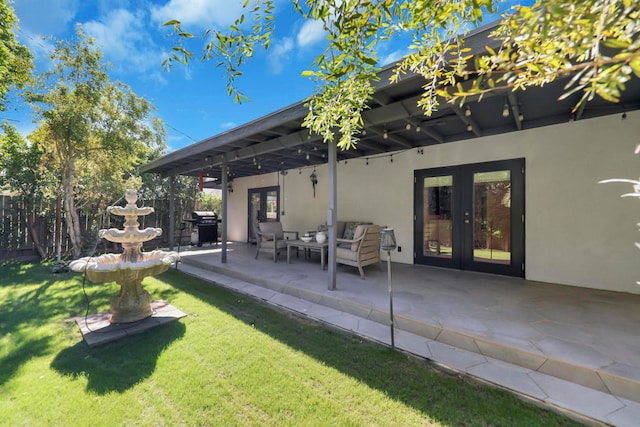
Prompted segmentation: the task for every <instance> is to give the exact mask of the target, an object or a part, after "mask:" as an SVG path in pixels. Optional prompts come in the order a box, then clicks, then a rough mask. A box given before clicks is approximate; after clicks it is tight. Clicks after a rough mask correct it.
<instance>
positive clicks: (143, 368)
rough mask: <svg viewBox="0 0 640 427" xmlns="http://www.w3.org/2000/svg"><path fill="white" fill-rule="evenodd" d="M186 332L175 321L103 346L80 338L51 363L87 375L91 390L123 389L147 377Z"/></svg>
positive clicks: (58, 368) (60, 369)
mask: <svg viewBox="0 0 640 427" xmlns="http://www.w3.org/2000/svg"><path fill="white" fill-rule="evenodd" d="M184 333H185V326H184V324H182V323H181V322H178V321H176V322H171V323H168V324H166V325H162V326H160V327H157V328H154V329H151V330H149V331H146V332H144V333H142V334H140V335H134V336H130V337H127V338H124V339H122V340H119V341H116V342H113V343H110V344H108V345H105V346H103V347H97V348H90V347H89V346H88V345H87V344H86V343H85V342H84V341H81V342H79V343H77V344H75V345H74V346H73V347H69V348H67V349H64V350H62V351H61V352H60V353H59V354H58V355H57V356H56V357H55V359H54V360H53V362H52V363H51V367H52V368H53V369H55V370H56V371H58V372H60V373H61V374H63V375H67V376H71V377H73V378H79V377H82V378H86V379H87V391H89V392H93V393H97V394H107V393H110V392H114V391H115V392H118V393H122V392H124V391H126V390H128V389H129V388H131V387H133V386H134V385H135V384H137V383H139V382H140V381H141V380H144V379H145V378H148V377H149V376H150V375H151V374H152V373H153V371H154V370H155V368H156V363H157V361H158V357H160V355H161V354H162V352H163V351H164V350H165V349H167V348H168V347H169V346H170V345H171V343H172V342H174V341H175V340H177V339H179V338H180V337H182V336H183V335H184Z"/></svg>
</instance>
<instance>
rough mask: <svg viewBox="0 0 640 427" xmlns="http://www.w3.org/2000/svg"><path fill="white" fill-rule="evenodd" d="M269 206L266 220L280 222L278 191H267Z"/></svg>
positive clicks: (267, 206)
mask: <svg viewBox="0 0 640 427" xmlns="http://www.w3.org/2000/svg"><path fill="white" fill-rule="evenodd" d="M266 200H267V205H266V220H267V221H277V220H278V191H277V190H271V191H267V197H266Z"/></svg>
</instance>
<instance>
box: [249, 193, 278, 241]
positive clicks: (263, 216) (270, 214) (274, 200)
mask: <svg viewBox="0 0 640 427" xmlns="http://www.w3.org/2000/svg"><path fill="white" fill-rule="evenodd" d="M279 199H280V188H279V187H264V188H252V189H250V190H249V200H248V209H249V212H248V223H247V236H248V241H249V242H255V241H256V236H255V232H254V231H253V228H254V226H255V225H257V224H258V223H259V222H267V221H279V220H280V216H279V215H278V202H279Z"/></svg>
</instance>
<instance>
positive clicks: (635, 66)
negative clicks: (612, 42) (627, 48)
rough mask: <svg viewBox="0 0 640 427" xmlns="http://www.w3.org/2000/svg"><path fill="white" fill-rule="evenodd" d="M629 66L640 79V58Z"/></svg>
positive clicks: (635, 59)
mask: <svg viewBox="0 0 640 427" xmlns="http://www.w3.org/2000/svg"><path fill="white" fill-rule="evenodd" d="M629 66H630V67H631V69H632V70H633V74H635V75H636V77H638V78H640V57H637V58H634V59H633V60H632V61H631V62H629Z"/></svg>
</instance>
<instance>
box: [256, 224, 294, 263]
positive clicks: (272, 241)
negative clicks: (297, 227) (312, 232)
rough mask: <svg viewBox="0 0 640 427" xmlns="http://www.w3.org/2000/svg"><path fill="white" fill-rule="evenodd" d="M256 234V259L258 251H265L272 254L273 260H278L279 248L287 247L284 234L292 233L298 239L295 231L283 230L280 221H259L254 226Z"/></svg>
mask: <svg viewBox="0 0 640 427" xmlns="http://www.w3.org/2000/svg"><path fill="white" fill-rule="evenodd" d="M254 232H255V234H256V259H258V254H260V251H267V252H270V253H272V254H273V261H274V262H278V255H279V254H280V249H287V242H286V240H287V239H286V238H285V235H286V234H293V235H295V239H298V232H297V231H284V230H283V229H282V223H281V222H279V221H269V222H260V223H258V224H256V225H255V226H254Z"/></svg>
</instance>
